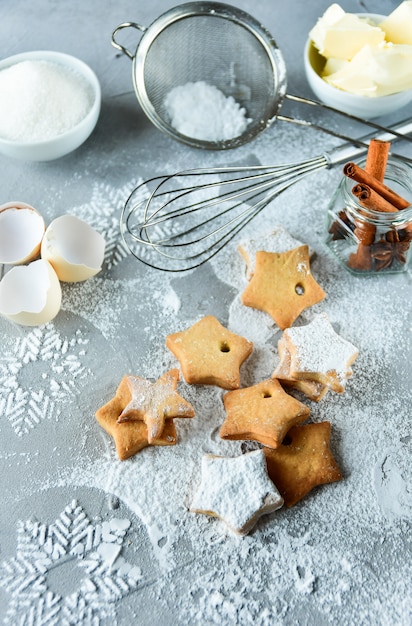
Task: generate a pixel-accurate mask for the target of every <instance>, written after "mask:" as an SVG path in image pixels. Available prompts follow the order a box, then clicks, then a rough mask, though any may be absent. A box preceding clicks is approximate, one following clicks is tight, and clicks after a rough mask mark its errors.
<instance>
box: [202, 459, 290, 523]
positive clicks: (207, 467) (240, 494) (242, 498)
mask: <svg viewBox="0 0 412 626" xmlns="http://www.w3.org/2000/svg"><path fill="white" fill-rule="evenodd" d="M282 504H283V498H282V497H281V496H280V494H279V492H278V491H277V489H276V488H275V487H274V485H273V483H272V482H271V481H270V480H269V479H268V475H267V472H266V463H265V460H264V455H263V452H262V451H261V450H256V451H255V452H249V453H248V454H244V455H242V456H239V457H235V458H230V459H228V458H224V457H216V456H210V455H207V456H204V457H203V459H202V482H201V484H200V486H199V488H198V490H197V492H196V494H195V497H194V499H193V502H192V504H191V506H190V509H191V511H194V512H195V513H208V514H213V515H216V516H217V517H220V518H221V519H223V520H224V521H225V522H226V523H227V525H228V526H229V528H231V529H232V530H233V531H235V532H237V533H241V534H244V533H246V532H247V531H248V530H250V529H251V528H252V527H253V525H254V523H255V522H256V521H257V519H258V517H260V516H261V515H262V514H263V513H271V512H273V511H275V510H276V509H278V508H280V507H281V506H282Z"/></svg>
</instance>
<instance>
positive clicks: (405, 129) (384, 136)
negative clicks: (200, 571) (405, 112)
mask: <svg viewBox="0 0 412 626" xmlns="http://www.w3.org/2000/svg"><path fill="white" fill-rule="evenodd" d="M393 130H395V131H396V132H397V133H400V134H402V135H410V134H411V133H412V119H411V118H408V119H407V120H403V121H402V122H399V123H398V124H395V125H394V126H393ZM371 139H380V140H381V141H390V142H391V143H392V142H394V141H398V139H400V137H399V136H397V135H392V134H391V132H390V131H389V132H381V133H376V132H374V133H369V134H368V135H364V136H363V137H359V139H354V140H353V143H349V142H348V143H344V144H343V145H342V146H339V147H337V148H334V149H333V150H330V151H329V152H325V153H324V155H323V156H324V157H325V158H326V160H327V163H328V167H332V166H334V165H339V163H345V162H346V161H353V160H355V159H357V158H358V157H360V156H362V155H364V154H366V152H367V150H368V145H369V141H370V140H371Z"/></svg>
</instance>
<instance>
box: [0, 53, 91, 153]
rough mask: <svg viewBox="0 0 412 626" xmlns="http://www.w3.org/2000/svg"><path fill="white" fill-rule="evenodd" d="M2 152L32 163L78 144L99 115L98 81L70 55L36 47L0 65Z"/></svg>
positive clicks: (0, 149) (68, 150)
mask: <svg viewBox="0 0 412 626" xmlns="http://www.w3.org/2000/svg"><path fill="white" fill-rule="evenodd" d="M0 92H1V94H2V97H1V99H0V152H2V153H3V154H5V155H7V156H11V157H14V158H19V159H23V160H28V161H49V160H53V159H57V158H59V157H61V156H64V155H65V154H68V153H69V152H72V151H73V150H75V149H76V148H78V147H79V146H80V145H81V144H82V143H83V142H84V141H85V140H86V139H87V138H88V137H89V135H90V134H91V132H92V131H93V129H94V127H95V125H96V123H97V119H98V117H99V113H100V103H101V92H100V85H99V81H98V79H97V77H96V75H95V74H94V72H93V71H92V70H91V69H90V67H88V66H87V65H86V64H85V63H83V62H82V61H80V60H79V59H76V58H75V57H72V56H70V55H67V54H62V53H59V52H50V51H36V52H28V53H23V54H18V55H15V56H13V57H9V58H8V59H5V60H4V61H2V62H1V63H0Z"/></svg>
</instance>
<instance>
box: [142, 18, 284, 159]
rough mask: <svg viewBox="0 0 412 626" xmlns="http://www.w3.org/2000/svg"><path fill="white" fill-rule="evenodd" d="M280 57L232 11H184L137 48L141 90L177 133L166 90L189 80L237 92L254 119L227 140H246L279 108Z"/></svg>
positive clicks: (155, 114)
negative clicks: (169, 110) (238, 134)
mask: <svg viewBox="0 0 412 626" xmlns="http://www.w3.org/2000/svg"><path fill="white" fill-rule="evenodd" d="M147 35H148V33H146V35H145V36H147ZM141 43H142V42H141ZM272 53H273V55H272ZM278 55H280V53H279V51H278V49H277V48H276V45H275V44H274V42H273V41H271V42H268V41H264V42H263V41H262V40H261V37H260V35H259V36H258V35H257V33H256V32H255V31H254V30H252V27H251V25H250V24H249V23H248V24H246V25H244V24H243V23H241V22H240V21H238V20H235V19H233V16H232V15H231V14H227V13H222V14H218V13H217V12H211V13H207V14H201V15H196V14H188V15H185V14H182V15H180V16H179V18H178V19H176V20H174V21H171V22H170V23H167V24H166V25H162V27H161V28H160V29H159V30H158V31H157V32H155V33H152V36H151V40H150V41H149V42H148V43H146V45H145V46H141V47H139V48H138V50H137V53H136V59H135V60H136V65H135V74H134V80H135V89H136V93H137V96H138V98H139V100H140V102H141V104H142V106H143V108H144V110H145V112H146V113H147V114H148V115H149V117H150V118H151V119H152V121H154V123H156V124H157V125H158V126H160V127H161V128H162V129H163V130H165V131H166V132H168V133H169V134H171V135H174V136H176V135H178V133H177V131H176V130H175V129H174V128H173V127H171V125H170V121H169V119H168V113H167V110H166V108H165V105H164V100H165V97H166V95H167V93H168V92H169V91H170V90H171V89H173V88H174V87H176V86H178V85H184V84H186V83H188V82H197V81H205V82H207V83H209V84H211V85H215V86H216V87H217V88H218V89H220V90H221V91H222V92H223V93H224V94H225V95H226V96H233V98H234V99H235V100H236V101H237V102H238V103H239V104H240V105H241V106H242V107H244V108H245V109H246V114H247V117H248V118H251V120H252V121H251V122H250V124H249V125H248V127H247V130H246V131H245V133H244V136H242V137H240V138H236V139H235V140H230V141H229V142H225V143H229V144H230V143H238V144H239V143H244V142H245V141H248V140H249V139H251V138H252V137H254V136H255V135H256V134H257V133H258V132H260V131H261V130H262V129H263V128H265V127H266V126H267V125H268V123H269V121H270V120H271V119H272V118H273V117H274V116H275V115H276V113H277V110H278V108H279V106H280V101H281V98H282V96H283V93H280V92H281V91H282V90H281V89H280V88H279V86H280V84H281V83H282V81H283V80H284V77H283V76H282V73H283V61H282V59H281V58H280V59H279V60H280V61H282V63H281V64H280V65H281V68H280V69H279V66H278V65H277V64H276V62H275V61H276V59H277V57H278ZM180 138H181V137H180ZM192 143H196V144H199V143H200V144H201V143H202V142H199V141H198V140H194V141H193V142H192ZM206 147H207V146H206ZM209 147H210V146H209Z"/></svg>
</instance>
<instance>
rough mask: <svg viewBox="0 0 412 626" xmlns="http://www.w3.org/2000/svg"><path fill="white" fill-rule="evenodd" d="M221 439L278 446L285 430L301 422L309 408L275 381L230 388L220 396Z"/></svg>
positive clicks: (306, 415) (272, 446) (271, 446)
mask: <svg viewBox="0 0 412 626" xmlns="http://www.w3.org/2000/svg"><path fill="white" fill-rule="evenodd" d="M223 402H224V405H225V410H226V419H225V421H224V422H223V424H222V427H221V429H220V436H221V437H222V439H235V440H254V441H258V442H259V443H262V444H263V445H265V446H268V447H269V448H277V447H278V446H279V445H280V444H281V443H282V441H283V439H284V438H285V435H286V433H287V432H288V430H289V429H290V428H291V427H292V426H294V425H295V424H300V423H302V422H304V421H305V420H306V419H307V417H308V416H309V413H310V409H309V408H308V407H307V406H306V405H305V404H303V403H302V402H299V401H298V400H296V399H295V398H292V396H290V395H289V394H287V393H286V391H284V389H283V388H282V386H281V385H280V383H279V382H278V381H277V380H264V381H263V382H261V383H258V384H257V385H254V386H253V387H247V388H245V389H237V390H235V391H229V392H228V393H226V394H225V395H224V397H223Z"/></svg>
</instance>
